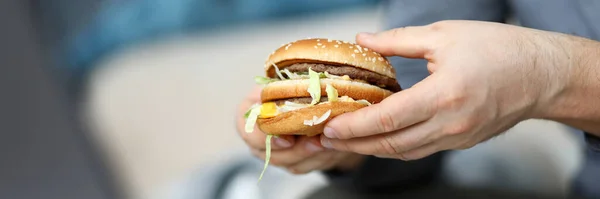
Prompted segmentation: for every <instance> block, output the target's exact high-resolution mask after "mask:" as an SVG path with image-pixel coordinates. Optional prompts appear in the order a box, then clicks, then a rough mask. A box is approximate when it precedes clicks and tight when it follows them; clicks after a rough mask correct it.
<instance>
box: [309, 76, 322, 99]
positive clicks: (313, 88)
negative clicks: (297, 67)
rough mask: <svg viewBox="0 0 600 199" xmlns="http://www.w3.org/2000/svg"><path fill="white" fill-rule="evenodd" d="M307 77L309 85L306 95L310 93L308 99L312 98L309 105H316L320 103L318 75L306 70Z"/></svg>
mask: <svg viewBox="0 0 600 199" xmlns="http://www.w3.org/2000/svg"><path fill="white" fill-rule="evenodd" d="M308 76H309V77H310V79H309V80H308V81H309V85H308V90H307V91H308V93H310V97H312V102H311V103H310V104H311V105H315V104H317V103H318V102H319V101H321V82H320V79H319V73H317V72H315V71H313V70H312V69H310V68H308Z"/></svg>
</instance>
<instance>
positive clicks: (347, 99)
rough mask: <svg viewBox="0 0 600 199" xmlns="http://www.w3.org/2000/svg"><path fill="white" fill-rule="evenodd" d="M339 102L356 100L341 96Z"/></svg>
mask: <svg viewBox="0 0 600 199" xmlns="http://www.w3.org/2000/svg"><path fill="white" fill-rule="evenodd" d="M339 100H340V101H342V102H354V99H352V98H351V97H348V96H347V95H344V96H341V97H340V98H339Z"/></svg>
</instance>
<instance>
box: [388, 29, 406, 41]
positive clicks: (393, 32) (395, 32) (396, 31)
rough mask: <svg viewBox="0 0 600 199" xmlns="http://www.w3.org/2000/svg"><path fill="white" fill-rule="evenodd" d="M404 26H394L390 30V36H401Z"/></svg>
mask: <svg viewBox="0 0 600 199" xmlns="http://www.w3.org/2000/svg"><path fill="white" fill-rule="evenodd" d="M405 28H406V27H400V28H394V29H393V30H392V32H391V33H392V34H391V36H392V37H393V38H395V37H398V36H401V35H402V32H403V31H404V29H405Z"/></svg>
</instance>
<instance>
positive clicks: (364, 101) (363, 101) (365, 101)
mask: <svg viewBox="0 0 600 199" xmlns="http://www.w3.org/2000/svg"><path fill="white" fill-rule="evenodd" d="M356 102H358V103H359V104H364V105H367V106H371V102H369V101H367V100H364V99H361V100H356Z"/></svg>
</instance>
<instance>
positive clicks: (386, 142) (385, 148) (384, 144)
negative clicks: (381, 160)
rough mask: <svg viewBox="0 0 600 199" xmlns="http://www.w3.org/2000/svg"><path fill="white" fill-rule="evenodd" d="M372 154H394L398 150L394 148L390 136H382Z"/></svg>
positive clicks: (393, 142)
mask: <svg viewBox="0 0 600 199" xmlns="http://www.w3.org/2000/svg"><path fill="white" fill-rule="evenodd" d="M376 149H377V150H376V151H375V152H374V153H385V154H396V153H398V150H397V149H396V147H395V141H394V139H393V138H392V137H391V136H384V137H383V139H380V141H379V147H378V148H376Z"/></svg>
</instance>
